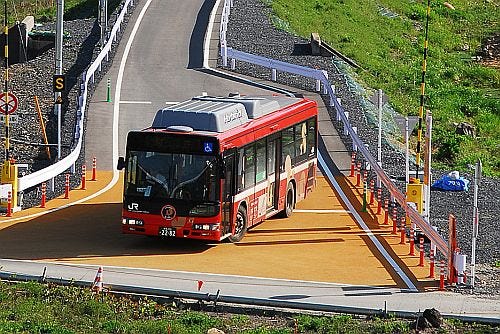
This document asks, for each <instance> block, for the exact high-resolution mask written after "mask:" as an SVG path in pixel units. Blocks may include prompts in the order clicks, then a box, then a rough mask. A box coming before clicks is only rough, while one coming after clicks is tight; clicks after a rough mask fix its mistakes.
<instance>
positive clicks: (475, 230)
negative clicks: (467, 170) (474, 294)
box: [470, 160, 483, 287]
mask: <svg viewBox="0 0 500 334" xmlns="http://www.w3.org/2000/svg"><path fill="white" fill-rule="evenodd" d="M482 169H483V166H482V164H481V160H478V161H477V163H476V169H475V173H474V217H473V222H472V256H471V261H470V285H471V287H474V280H475V277H476V242H477V236H478V234H479V209H478V207H477V197H478V192H479V184H480V183H481V174H482Z"/></svg>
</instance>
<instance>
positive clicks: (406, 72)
mask: <svg viewBox="0 0 500 334" xmlns="http://www.w3.org/2000/svg"><path fill="white" fill-rule="evenodd" d="M263 1H264V2H265V3H267V4H269V5H270V6H272V9H273V12H274V15H275V16H276V17H277V18H279V19H278V20H276V17H275V22H283V21H285V22H287V24H286V26H287V27H289V29H290V30H291V31H293V32H294V33H296V34H298V35H300V36H303V37H304V38H309V36H310V33H311V32H319V34H320V36H321V39H322V40H324V41H326V42H327V43H329V44H330V45H332V46H333V47H334V48H336V49H337V50H339V51H341V52H342V53H344V54H345V55H347V56H348V57H350V58H352V59H354V60H355V61H356V62H357V63H358V64H359V65H361V67H362V68H363V70H358V71H357V76H358V78H357V80H359V81H360V82H361V83H362V84H363V85H365V86H367V87H371V88H375V89H379V88H381V89H383V90H384V92H386V94H387V95H388V96H389V99H390V102H391V105H392V106H393V107H394V108H395V109H396V111H398V112H400V113H402V114H404V115H418V108H419V101H420V82H421V73H422V60H423V45H424V37H425V21H426V8H427V1H422V0H420V1H418V0H417V1H411V0H410V1H400V0H378V1H369V0H272V1H270V0H263ZM452 5H453V7H454V8H455V9H454V10H452V9H449V8H448V7H446V6H444V5H443V2H442V1H431V15H430V21H429V53H428V58H427V75H426V96H427V98H426V108H428V109H430V110H431V111H432V112H433V116H434V121H433V130H434V131H433V160H434V161H435V164H436V165H440V166H441V167H444V166H443V165H446V167H448V168H454V169H455V168H458V169H465V168H467V164H475V162H476V161H477V159H478V158H481V160H482V161H483V167H484V173H485V174H487V175H495V176H500V66H499V58H498V56H499V55H498V54H497V55H496V56H497V58H496V67H495V63H494V62H492V61H490V62H488V64H487V65H485V62H484V60H491V59H486V58H485V57H484V55H483V54H482V52H481V50H482V47H483V45H484V43H486V40H487V39H488V38H490V37H492V36H495V35H496V36H497V38H498V39H500V23H499V22H500V20H499V19H500V2H499V1H498V0H484V1H465V0H456V1H453V2H452ZM498 39H497V40H498ZM497 43H498V42H497ZM497 53H498V50H497ZM478 59H480V60H478ZM460 122H468V123H470V124H472V125H473V126H474V127H475V131H476V137H475V138H471V137H467V136H464V135H458V134H455V127H456V124H457V123H460ZM414 137H416V136H414ZM413 140H414V141H416V138H414V139H413Z"/></svg>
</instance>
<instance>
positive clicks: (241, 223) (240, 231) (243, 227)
mask: <svg viewBox="0 0 500 334" xmlns="http://www.w3.org/2000/svg"><path fill="white" fill-rule="evenodd" d="M247 226H248V217H247V209H245V208H244V207H243V206H240V207H239V208H238V213H237V214H236V226H235V229H234V234H231V235H230V236H229V238H228V239H229V241H231V242H238V241H240V240H241V239H243V237H244V236H245V233H247Z"/></svg>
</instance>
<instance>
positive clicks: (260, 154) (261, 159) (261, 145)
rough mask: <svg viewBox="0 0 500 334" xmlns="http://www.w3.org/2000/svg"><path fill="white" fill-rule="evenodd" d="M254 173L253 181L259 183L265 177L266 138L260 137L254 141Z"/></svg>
mask: <svg viewBox="0 0 500 334" xmlns="http://www.w3.org/2000/svg"><path fill="white" fill-rule="evenodd" d="M256 159H257V160H256V167H257V170H256V174H255V182H256V183H259V182H261V181H264V180H266V179H267V172H266V165H267V161H266V139H265V138H264V139H261V140H259V141H258V142H257V143H256Z"/></svg>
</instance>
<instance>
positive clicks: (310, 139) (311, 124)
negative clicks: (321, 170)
mask: <svg viewBox="0 0 500 334" xmlns="http://www.w3.org/2000/svg"><path fill="white" fill-rule="evenodd" d="M307 127H308V130H307V154H308V155H309V156H314V155H316V150H315V147H316V120H315V119H314V118H313V119H310V120H308V121H307Z"/></svg>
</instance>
